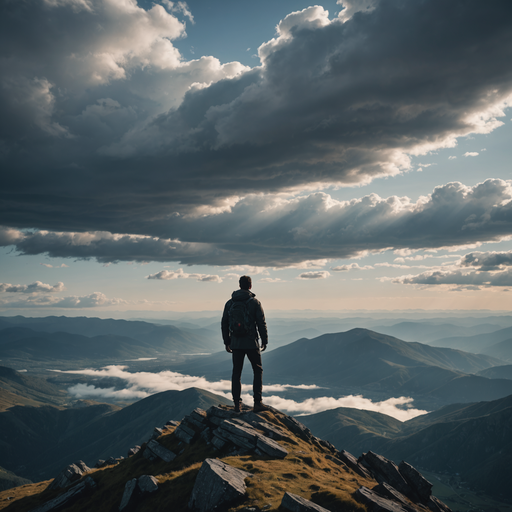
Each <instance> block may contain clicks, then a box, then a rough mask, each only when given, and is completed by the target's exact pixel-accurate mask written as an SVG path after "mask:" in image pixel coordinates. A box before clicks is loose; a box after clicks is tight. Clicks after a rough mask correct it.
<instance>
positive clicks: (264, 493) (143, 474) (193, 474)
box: [0, 406, 449, 512]
mask: <svg viewBox="0 0 512 512" xmlns="http://www.w3.org/2000/svg"><path fill="white" fill-rule="evenodd" d="M127 455H128V456H127V458H116V459H115V458H112V459H110V460H108V461H98V464H97V465H96V467H95V468H89V467H87V466H86V465H85V464H84V463H83V462H82V461H70V464H69V466H68V467H66V468H63V470H62V472H61V473H60V474H58V475H56V476H55V478H54V479H53V480H48V481H45V482H39V483H37V484H29V485H24V486H21V487H16V488H13V489H9V490H7V491H4V492H2V493H0V509H3V510H6V511H12V512H25V511H26V512H50V511H53V510H55V511H59V512H60V511H62V512H64V511H72V512H81V511H84V512H85V511H94V512H103V511H104V512H117V511H119V512H133V511H137V512H144V511H148V512H150V511H160V510H162V511H163V510H172V511H176V512H179V511H190V512H210V511H212V512H213V511H219V512H221V511H233V512H235V511H240V512H259V511H267V510H268V511H272V510H277V509H279V510H281V511H289V512H324V511H330V512H341V511H353V512H357V511H360V512H363V511H365V510H368V511H372V512H373V511H375V512H380V511H390V512H414V511H417V512H429V511H431V512H449V509H448V507H446V505H444V504H443V503H442V502H440V501H439V500H438V499H436V498H435V497H434V496H432V493H431V488H432V485H431V484H430V483H429V482H428V481H427V480H426V479H425V478H424V477H423V476H422V475H421V474H420V473H419V472H418V471H417V470H416V469H415V468H414V467H412V466H411V465H410V464H408V463H407V462H402V463H401V464H399V465H396V464H394V463H393V462H392V461H390V460H388V459H386V458H384V457H382V456H380V455H378V454H376V453H373V452H371V451H369V452H367V453H364V454H362V455H361V456H360V457H359V458H356V457H355V456H353V455H352V454H350V453H348V452H347V451H343V450H342V451H338V450H337V449H336V448H335V447H334V446H333V445H331V444H330V443H329V442H327V441H324V440H322V439H319V438H317V437H315V436H313V435H312V434H311V432H310V430H309V429H308V428H307V427H305V426H304V425H302V424H301V423H300V422H298V421H297V420H296V419H294V418H292V417H291V416H287V415H286V414H283V413H282V412H280V411H278V410H276V409H272V408H269V409H268V410H266V411H263V412H260V413H258V414H256V413H254V412H253V411H251V410H243V411H242V412H241V413H235V412H234V410H233V408H230V407H227V406H214V407H210V408H209V409H208V410H207V411H204V410H202V409H195V410H194V411H193V412H192V413H191V414H189V415H187V416H186V417H184V418H183V419H182V421H181V422H179V423H177V422H174V421H170V422H168V423H167V424H166V425H164V426H163V427H156V428H155V430H154V433H153V436H152V437H151V439H148V441H147V442H146V443H144V444H143V445H142V446H140V447H138V446H137V447H127Z"/></svg>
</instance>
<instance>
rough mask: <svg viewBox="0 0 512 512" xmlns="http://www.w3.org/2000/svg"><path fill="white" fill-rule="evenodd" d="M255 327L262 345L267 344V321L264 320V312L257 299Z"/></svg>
mask: <svg viewBox="0 0 512 512" xmlns="http://www.w3.org/2000/svg"><path fill="white" fill-rule="evenodd" d="M256 327H257V328H258V333H259V335H260V338H261V343H262V345H267V344H268V331H267V322H266V321H265V313H264V312H263V308H262V307H261V303H260V302H259V301H258V307H257V308H256Z"/></svg>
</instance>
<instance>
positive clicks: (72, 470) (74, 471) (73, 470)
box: [49, 460, 91, 489]
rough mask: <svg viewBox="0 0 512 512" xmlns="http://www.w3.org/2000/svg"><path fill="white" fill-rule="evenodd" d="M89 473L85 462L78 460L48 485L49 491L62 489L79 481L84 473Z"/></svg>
mask: <svg viewBox="0 0 512 512" xmlns="http://www.w3.org/2000/svg"><path fill="white" fill-rule="evenodd" d="M88 471H91V469H90V468H89V467H88V466H87V465H86V464H85V462H83V461H81V460H79V461H78V462H75V463H73V464H70V465H69V466H67V467H66V468H64V469H63V470H62V471H61V472H60V473H59V474H58V475H57V476H56V477H55V479H54V480H53V482H52V483H51V484H50V485H49V489H63V488H64V487H67V486H68V485H70V484H72V483H73V482H76V481H77V480H80V478H82V476H83V474H84V473H87V472H88Z"/></svg>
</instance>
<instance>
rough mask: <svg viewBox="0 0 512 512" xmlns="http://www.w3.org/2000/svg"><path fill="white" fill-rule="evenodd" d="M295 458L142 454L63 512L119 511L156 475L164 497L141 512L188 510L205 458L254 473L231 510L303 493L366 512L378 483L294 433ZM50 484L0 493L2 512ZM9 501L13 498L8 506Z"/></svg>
mask: <svg viewBox="0 0 512 512" xmlns="http://www.w3.org/2000/svg"><path fill="white" fill-rule="evenodd" d="M264 416H265V417H266V419H267V420H268V421H270V422H272V423H274V424H278V425H279V426H281V428H283V429H285V430H286V427H285V426H284V424H282V423H281V422H280V420H279V414H278V413H276V414H274V413H272V412H266V413H264ZM159 442H160V443H161V444H162V445H163V446H165V447H167V448H169V449H170V450H172V451H174V452H175V453H179V452H180V450H182V448H183V446H182V445H181V444H180V442H179V440H178V439H177V438H176V437H175V436H174V435H173V433H172V431H171V432H170V433H166V434H164V435H162V436H161V437H160V438H159ZM279 444H281V445H282V446H284V447H285V448H286V449H287V450H288V452H289V455H288V456H287V457H286V458H285V459H283V460H275V459H270V458H269V457H259V456H255V455H244V456H229V454H227V453H223V452H218V451H216V450H215V449H214V448H213V447H211V446H208V445H207V444H206V443H205V442H204V441H202V440H200V441H197V442H195V443H194V444H192V445H186V446H185V449H184V451H183V453H181V454H180V455H179V456H178V457H177V458H176V459H175V460H174V461H173V462H170V463H165V462H163V461H160V462H150V461H148V460H146V459H145V458H144V457H143V456H142V454H141V452H142V450H141V452H139V453H138V454H137V455H135V456H134V457H132V458H130V459H128V460H126V461H123V462H121V463H120V464H119V465H117V466H110V467H107V468H105V469H101V470H94V472H93V473H91V474H90V475H91V477H92V478H93V479H94V480H95V481H96V483H97V485H98V490H96V491H95V492H91V493H89V494H88V495H87V496H84V497H82V498H81V499H80V500H79V502H78V503H75V504H74V505H72V506H70V507H68V508H64V509H62V511H63V512H64V511H66V510H69V511H73V512H89V511H91V510H94V511H95V512H110V511H112V510H117V508H118V506H119V503H120V502H121V497H122V495H123V490H124V486H125V483H126V482H127V481H128V480H130V479H132V478H135V477H138V476H141V475H144V474H150V475H154V476H155V477H156V478H157V480H158V481H159V490H158V492H156V493H154V494H151V495H148V496H147V498H145V500H144V501H143V502H142V503H140V504H139V505H138V507H137V511H138V512H153V511H155V510H173V511H175V512H180V511H183V512H185V511H186V510H187V502H188V499H189V497H190V494H191V492H192V488H193V485H194V482H195V477H196V475H197V473H198V471H199V468H200V466H201V464H202V462H203V460H204V459H205V458H208V457H211V458H215V457H218V458H220V459H221V460H223V461H224V462H226V463H228V464H230V465H232V466H234V467H237V468H240V469H243V470H245V471H248V472H250V473H252V474H253V475H254V476H253V477H252V478H249V479H247V480H246V482H247V489H248V497H247V499H246V500H245V501H244V502H243V503H240V504H238V505H236V506H233V507H232V508H230V509H229V510H231V511H238V510H241V509H242V508H244V507H251V506H255V507H259V508H260V509H262V508H263V507H266V506H269V507H268V508H269V510H277V509H278V507H279V505H280V503H281V499H282V497H283V494H284V493H285V492H286V491H288V492H292V493H296V494H300V495H302V496H304V497H305V498H307V499H311V500H312V501H314V502H316V503H318V504H319V505H322V506H324V507H326V508H328V509H329V510H331V511H332V512H342V511H343V512H356V511H359V512H363V511H364V510H365V508H364V507H363V506H362V505H361V504H359V503H358V502H356V501H355V500H354V498H353V496H352V494H353V493H354V491H355V490H357V489H358V488H359V487H360V486H361V485H366V486H370V487H373V486H374V485H376V482H375V481H373V480H367V479H365V478H362V477H360V476H358V475H356V474H355V473H353V472H351V471H349V470H347V469H346V467H344V466H339V465H337V464H335V463H334V462H331V461H330V460H328V459H327V458H326V457H325V456H326V454H327V453H328V452H327V451H326V450H325V449H324V448H320V447H318V446H315V445H312V444H311V443H309V442H305V441H302V440H300V439H298V438H297V437H296V436H294V435H293V434H291V433H290V435H289V438H288V439H287V440H283V441H280V442H279ZM48 484H49V481H47V482H40V483H38V484H33V485H26V486H23V487H18V488H16V489H11V490H10V491H7V492H4V493H0V510H6V511H16V512H25V511H29V510H32V509H33V508H35V507H37V506H39V505H41V504H42V503H44V502H45V501H47V500H49V499H52V498H53V497H55V496H56V495H57V494H59V493H58V492H56V491H48V490H46V487H47V485H48ZM7 496H12V497H13V499H12V500H10V501H6V497H7Z"/></svg>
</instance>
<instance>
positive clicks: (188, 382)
mask: <svg viewBox="0 0 512 512" xmlns="http://www.w3.org/2000/svg"><path fill="white" fill-rule="evenodd" d="M127 368H128V367H127V366H107V367H105V368H103V369H101V370H93V369H87V370H70V371H64V372H60V371H59V373H72V374H79V375H88V376H91V377H95V378H102V377H106V378H112V377H114V378H118V379H119V380H120V381H121V383H122V384H123V385H122V386H121V385H120V386H117V387H109V388H98V387H96V386H93V385H90V384H77V385H75V386H72V387H70V388H69V389H68V391H69V392H70V393H71V394H72V395H74V396H76V397H77V398H87V397H109V398H112V397H115V398H119V399H141V398H145V397H147V396H149V395H152V394H154V393H159V392H162V391H168V390H177V391H181V390H183V389H187V388H190V387H197V388H201V389H205V390H207V391H210V392H212V393H216V394H219V395H223V396H225V397H226V398H228V399H231V393H230V390H231V381H228V380H221V381H217V382H210V381H208V380H207V379H205V378H204V377H194V376H191V375H184V374H180V373H177V372H172V371H163V372H160V373H149V372H133V373H132V372H129V371H128V370H127ZM54 371H57V370H54ZM251 388H252V386H249V385H245V384H244V385H243V386H242V391H243V395H242V398H243V400H245V401H246V402H247V403H250V402H251V401H252V396H250V395H249V394H248V392H249V391H250V390H251ZM289 389H301V390H308V389H311V390H315V389H316V390H317V389H320V388H319V387H318V386H315V385H309V386H307V385H291V384H271V385H268V386H263V391H264V393H265V403H268V404H269V405H271V406H273V407H277V408H279V409H280V410H283V411H285V412H287V413H289V414H295V415H300V414H314V413H318V412H322V411H325V410H328V409H334V408H337V407H352V408H355V409H363V410H369V411H376V412H380V413H382V414H387V415H389V416H393V417H394V418H396V419H398V420H400V421H406V420H408V419H411V418H414V417H416V416H419V415H421V414H425V413H426V412H427V411H423V410H419V409H415V408H413V407H412V402H413V400H412V399H411V398H408V397H399V398H389V399H387V400H383V401H381V402H372V401H371V400H369V399H368V398H364V397H363V396H361V395H350V396H345V397H341V398H333V397H328V396H324V397H318V398H308V399H306V400H304V401H303V402H297V401H295V400H290V399H285V398H281V397H280V396H277V395H269V393H279V392H283V391H286V390H289Z"/></svg>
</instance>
